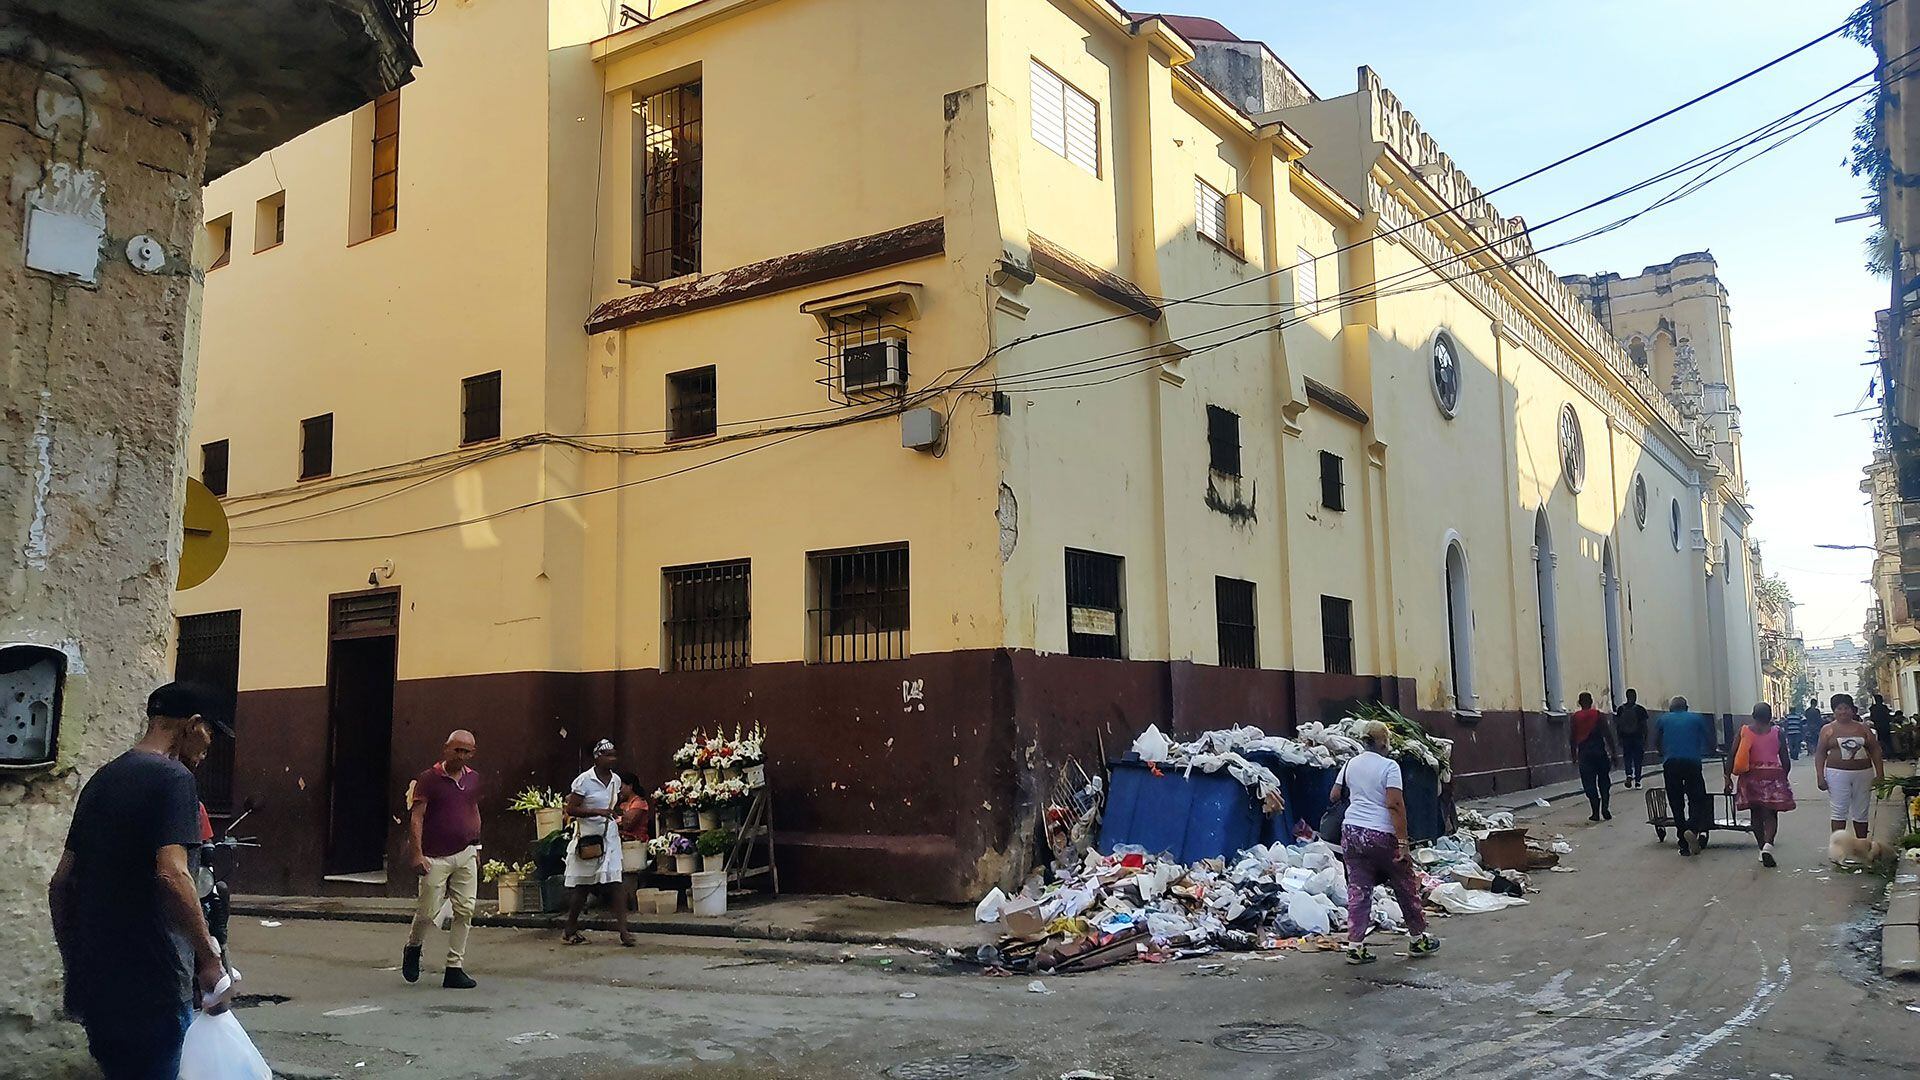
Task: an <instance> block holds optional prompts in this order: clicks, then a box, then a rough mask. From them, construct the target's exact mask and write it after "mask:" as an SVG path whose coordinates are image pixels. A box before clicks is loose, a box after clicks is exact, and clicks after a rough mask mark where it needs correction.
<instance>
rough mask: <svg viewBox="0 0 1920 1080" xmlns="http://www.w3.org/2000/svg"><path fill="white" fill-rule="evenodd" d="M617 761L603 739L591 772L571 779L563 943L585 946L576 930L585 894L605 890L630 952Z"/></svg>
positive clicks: (594, 750) (623, 941) (584, 938)
mask: <svg viewBox="0 0 1920 1080" xmlns="http://www.w3.org/2000/svg"><path fill="white" fill-rule="evenodd" d="M617 760H619V759H618V756H617V755H616V754H615V753H614V752H613V743H611V742H609V741H607V740H606V739H601V740H600V741H599V742H598V743H596V744H595V745H594V747H593V768H591V769H588V770H587V771H586V772H583V773H581V774H580V775H579V776H576V777H574V778H573V786H572V788H570V789H569V790H568V792H567V815H568V816H569V817H572V818H574V819H576V820H578V821H579V824H578V825H577V826H575V827H574V837H573V841H572V843H570V844H568V845H567V876H566V883H567V887H568V888H570V889H572V890H573V897H572V900H571V902H569V903H568V905H567V927H566V933H564V934H562V935H561V940H562V941H565V942H566V943H567V944H569V945H583V944H585V943H586V940H587V938H586V935H585V934H582V933H581V932H580V909H581V908H583V907H585V906H586V903H587V894H588V893H590V892H593V891H595V890H598V889H606V890H607V892H608V899H609V902H610V903H612V905H613V918H614V922H615V924H616V925H617V926H618V928H619V930H620V944H622V945H625V946H626V947H627V948H629V949H631V948H633V935H632V934H631V933H629V932H628V931H627V888H626V882H625V880H624V879H623V878H622V877H621V876H620V875H621V870H622V867H621V865H620V828H619V820H620V774H619V773H617V772H614V771H613V766H614V763H615V762H616V761H617ZM582 843H585V844H586V845H587V846H588V848H589V854H588V856H587V857H584V858H583V857H582V856H581V853H580V847H581V844H582ZM596 844H597V845H598V846H599V847H600V849H601V850H600V854H599V855H598V856H597V857H596V856H593V855H592V854H591V848H592V847H593V846H595V845H596Z"/></svg>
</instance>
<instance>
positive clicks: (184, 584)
mask: <svg viewBox="0 0 1920 1080" xmlns="http://www.w3.org/2000/svg"><path fill="white" fill-rule="evenodd" d="M181 529H182V531H183V532H184V533H185V534H186V536H185V539H184V540H183V541H182V543H181V544H180V576H179V578H178V579H177V580H176V581H175V582H174V588H176V589H191V588H193V587H194V586H195V585H198V584H200V583H201V582H203V581H205V580H207V579H208V578H210V577H212V576H213V572H214V571H215V570H218V569H220V564H221V563H222V562H223V561H225V560H226V557H227V512H226V511H225V510H223V509H221V508H220V497H219V496H217V495H215V494H214V493H213V492H211V491H208V490H207V485H205V484H203V483H201V482H200V481H198V480H196V479H194V478H193V477H188V478H187V509H186V513H185V514H183V515H182V516H181Z"/></svg>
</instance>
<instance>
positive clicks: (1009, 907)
mask: <svg viewBox="0 0 1920 1080" xmlns="http://www.w3.org/2000/svg"><path fill="white" fill-rule="evenodd" d="M1000 929H1001V930H1002V931H1004V932H1005V933H1006V934H1007V935H1008V936H1010V937H1017V938H1028V937H1039V936H1040V935H1041V934H1043V933H1045V932H1046V929H1047V924H1046V920H1044V919H1042V918H1041V917H1040V905H1039V904H1036V903H1034V902H1033V901H1032V900H1029V899H1027V898H1026V897H1024V896H1016V897H1014V898H1013V899H1012V900H1009V901H1007V903H1006V906H1005V907H1002V908H1001V909H1000Z"/></svg>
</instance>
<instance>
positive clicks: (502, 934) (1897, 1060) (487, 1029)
mask: <svg viewBox="0 0 1920 1080" xmlns="http://www.w3.org/2000/svg"><path fill="white" fill-rule="evenodd" d="M1798 779H1799V780H1800V786H1802V787H1804V788H1807V789H1811V787H1812V784H1811V777H1810V776H1808V775H1805V774H1804V773H1803V774H1801V776H1799V777H1798ZM1813 794H1817V793H1814V792H1812V791H1810V790H1808V791H1805V792H1803V794H1802V798H1803V800H1804V802H1803V808H1802V809H1801V810H1799V811H1796V812H1794V813H1791V814H1788V815H1786V816H1785V817H1784V818H1783V825H1782V833H1781V843H1780V846H1779V853H1780V866H1779V867H1778V868H1777V869H1773V870H1768V869H1766V868H1764V867H1762V866H1761V865H1760V863H1759V862H1758V860H1757V858H1756V856H1755V852H1754V849H1753V848H1752V846H1751V843H1750V841H1744V842H1743V838H1740V837H1737V836H1731V835H1728V836H1723V837H1722V839H1721V840H1720V841H1717V842H1716V843H1715V844H1714V845H1713V846H1712V847H1710V848H1709V849H1708V850H1707V851H1706V852H1705V853H1704V854H1702V855H1701V856H1699V857H1696V858H1692V859H1682V858H1680V857H1679V856H1678V855H1677V853H1676V852H1675V849H1674V847H1673V844H1672V841H1671V837H1670V838H1669V840H1668V843H1667V844H1666V845H1664V846H1660V845H1657V844H1656V842H1655V839H1654V836H1653V831H1652V830H1651V829H1650V828H1648V827H1647V825H1646V824H1645V822H1644V812H1643V811H1642V809H1641V806H1640V802H1639V796H1638V793H1622V794H1621V795H1620V796H1619V797H1618V800H1619V801H1618V803H1617V806H1616V809H1618V811H1619V814H1618V817H1617V820H1615V821H1614V822H1612V823H1610V824H1602V825H1591V824H1589V823H1588V822H1587V821H1586V820H1585V818H1586V808H1585V806H1584V804H1580V805H1575V803H1578V802H1579V801H1578V800H1574V801H1572V802H1568V803H1561V804H1557V805H1556V806H1555V807H1554V808H1553V809H1552V810H1538V811H1535V812H1534V816H1533V818H1532V820H1533V821H1534V822H1536V823H1537V830H1536V831H1543V832H1546V833H1560V834H1563V835H1565V837H1566V838H1567V840H1568V841H1569V842H1570V843H1571V844H1572V845H1573V848H1574V852H1573V854H1572V855H1571V856H1569V857H1568V858H1567V859H1566V862H1565V865H1567V866H1568V867H1571V868H1573V870H1574V872H1572V873H1551V874H1541V875H1539V883H1540V885H1541V887H1542V890H1543V891H1542V892H1540V893H1539V894H1538V895H1536V896H1534V897H1533V898H1532V902H1531V903H1530V904H1529V905H1528V906H1526V907H1521V908H1514V909H1511V910H1508V911H1504V912H1499V913H1495V914H1488V915H1476V916H1467V917H1460V918H1453V919H1447V920H1441V921H1439V922H1438V924H1437V929H1438V932H1439V933H1441V934H1442V935H1443V936H1444V938H1445V942H1446V945H1445V949H1444V950H1443V951H1442V952H1441V953H1440V954H1439V955H1438V956H1435V957H1432V958H1426V959H1421V960H1413V959H1410V958H1408V957H1406V956H1405V955H1404V950H1403V949H1402V948H1400V947H1399V944H1398V942H1399V941H1401V940H1404V939H1392V940H1390V941H1389V943H1388V944H1387V945H1386V947H1385V948H1381V947H1380V945H1379V944H1378V941H1379V940H1380V939H1376V949H1377V950H1378V951H1381V952H1383V953H1384V956H1383V959H1382V961H1381V962H1380V963H1378V964H1375V965H1373V966H1371V967H1366V968H1350V967H1348V966H1346V965H1345V964H1343V963H1342V962H1341V961H1340V958H1339V957H1338V956H1337V955H1334V954H1302V953H1285V954H1276V955H1271V956H1254V955H1246V954H1238V955H1236V954H1227V955H1221V956H1214V957H1208V958H1206V959H1204V960H1188V961H1183V962H1179V963H1173V964H1165V965H1148V964H1131V965H1126V966H1123V967H1119V968H1114V969H1110V970H1107V971H1104V972H1098V973H1093V974H1089V975H1081V976H1074V977H1064V978H1060V977H1055V978H1044V979H1043V980H1042V982H1043V983H1044V986H1045V989H1046V992H1045V993H1038V992H1034V991H1032V990H1030V989H1029V988H1028V983H1029V980H1028V979H1027V978H1024V977H1022V978H995V977H989V976H985V975H982V974H979V973H977V972H973V971H967V970H964V969H957V968H954V967H952V966H950V965H949V964H947V963H946V962H945V961H944V960H943V959H940V958H936V957H931V956H923V955H918V954H915V953H913V952H910V951H907V950H905V949H902V948H874V947H841V946H828V945H813V944H787V943H777V942H740V941H725V940H717V939H715V940H707V939H698V938H686V937H645V938H642V939H641V941H640V945H639V947H638V948H636V949H622V948H619V947H618V946H617V945H616V943H615V942H614V940H613V936H612V935H611V934H595V935H593V938H594V940H593V941H592V942H591V943H590V944H589V945H588V946H585V947H574V948H570V947H566V946H563V945H561V944H560V943H559V941H558V939H557V935H555V934H553V933H550V932H543V931H525V930H505V929H501V930H480V931H476V932H475V934H474V938H473V943H472V946H471V949H470V958H469V962H468V967H469V970H470V971H471V972H472V973H473V974H474V975H475V976H476V977H477V978H478V979H479V980H480V982H481V985H480V987H479V988H478V989H476V990H471V991H464V992H460V991H449V990H443V989H441V988H440V986H439V979H438V968H437V965H435V964H433V963H432V961H433V960H434V959H436V957H435V955H434V952H433V946H432V945H431V944H430V945H429V950H428V959H429V967H430V969H431V970H430V971H429V974H428V975H427V976H426V977H424V978H423V979H422V980H421V982H420V983H418V984H417V985H407V984H406V983H404V982H402V981H401V979H400V976H399V974H398V972H397V970H396V968H395V965H397V963H398V961H399V950H400V944H401V941H402V938H403V937H404V930H402V929H401V928H399V927H395V926H390V925H378V924H366V923H342V922H315V921H295V920H287V921H284V922H281V923H280V924H279V925H277V926H272V927H268V926H263V925H261V924H260V920H257V919H248V920H245V921H244V922H242V923H240V924H238V925H236V927H235V931H234V946H235V956H236V963H237V964H238V965H239V966H240V967H241V969H242V971H243V972H244V973H245V976H246V979H245V987H244V989H245V990H246V991H247V992H248V993H250V994H253V995H259V996H260V997H259V998H258V999H257V1000H260V1001H261V1002H262V1003H261V1004H257V1005H254V1006H252V1007H249V1008H246V1009H244V1010H243V1011H242V1012H241V1016H242V1019H243V1021H244V1022H245V1024H246V1025H247V1027H248V1028H249V1030H251V1031H252V1032H253V1033H254V1034H255V1036H256V1038H257V1040H258V1042H259V1045H260V1046H261V1048H262V1050H263V1051H265V1052H266V1053H267V1055H268V1057H269V1058H270V1059H271V1060H272V1061H274V1062H275V1064H276V1066H277V1067H278V1068H280V1069H281V1070H282V1071H283V1073H284V1074H285V1075H289V1076H294V1077H317V1076H327V1075H336V1076H392V1077H401V1078H408V1080H413V1078H419V1080H427V1078H447V1080H454V1078H479V1077H528V1078H532V1077H556V1078H557V1077H575V1076H584V1075H596V1076H617V1077H635V1078H642V1077H688V1078H708V1080H720V1078H732V1077H793V1078H827V1077H833V1078H844V1077H893V1078H895V1080H923V1078H935V1077H988V1076H1005V1077H1021V1078H1046V1080H1055V1078H1058V1077H1060V1076H1061V1075H1062V1074H1065V1073H1069V1072H1071V1071H1073V1070H1088V1071H1091V1072H1093V1073H1095V1074H1103V1075H1110V1076H1112V1077H1115V1078H1117V1080H1140V1078H1167V1077H1179V1078H1185V1077H1232V1078H1239V1077H1249V1078H1252V1077H1258V1078H1263V1080H1264V1078H1270V1077H1282V1076H1285V1077H1306V1078H1315V1077H1327V1078H1332V1077H1380V1078H1383V1080H1384V1078H1387V1077H1393V1078H1396V1080H1435V1078H1438V1077H1451V1076H1463V1077H1464V1076H1471V1077H1475V1078H1476V1080H1516V1078H1520V1077H1528V1078H1534V1077H1589V1076H1593V1077H1623V1078H1624V1077H1632V1078H1659V1077H1690V1078H1691V1077H1728V1078H1733V1077H1739V1078H1749V1077H1754V1078H1767V1080H1785V1078H1792V1080H1813V1078H1823V1077H1835V1078H1840V1077H1845V1078H1849V1080H1854V1078H1859V1077H1864V1076H1883V1075H1893V1074H1895V1072H1896V1071H1901V1070H1905V1069H1907V1068H1909V1067H1910V1065H1911V1063H1912V1062H1913V1061H1915V1060H1920V1005H1914V1004H1913V1003H1914V1002H1915V1000H1916V999H1920V985H1908V984H1903V983H1890V982H1886V981H1884V980H1882V979H1881V978H1880V977H1879V976H1878V974H1877V964H1876V959H1875V951H1876V949H1877V931H1876V913H1875V910H1874V906H1875V905H1876V904H1877V903H1878V902H1879V901H1880V897H1881V894H1882V892H1883V891H1884V885H1885V883H1884V881H1882V880H1880V879H1877V878H1874V877H1872V876H1871V875H1864V874H1862V875H1856V874H1849V873H1844V872H1837V871H1835V870H1834V869H1833V868H1832V867H1831V866H1829V865H1828V863H1827V862H1826V859H1825V835H1824V834H1825V828H1826V826H1825V821H1824V815H1825V811H1824V804H1816V803H1815V802H1814V801H1813V800H1811V799H1807V798H1806V797H1807V796H1808V795H1813ZM964 917H965V915H964V913H956V918H964ZM277 999H284V1000H277Z"/></svg>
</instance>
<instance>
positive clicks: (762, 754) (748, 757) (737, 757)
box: [733, 722, 767, 788]
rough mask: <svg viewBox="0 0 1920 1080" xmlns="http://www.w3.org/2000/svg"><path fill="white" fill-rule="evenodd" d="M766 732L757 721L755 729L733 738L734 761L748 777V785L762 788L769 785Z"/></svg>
mask: <svg viewBox="0 0 1920 1080" xmlns="http://www.w3.org/2000/svg"><path fill="white" fill-rule="evenodd" d="M765 740H766V733H765V732H763V731H761V730H760V725H759V724H758V723H757V722H756V723H755V724H754V725H753V730H752V731H750V732H748V733H747V734H746V735H744V736H738V737H736V738H735V739H734V740H733V761H734V765H735V766H736V767H738V768H739V769H740V770H741V772H742V774H743V775H744V776H745V777H746V781H747V786H748V787H750V788H761V787H766V786H767V752H766V749H765V747H764V745H763V744H764V742H765Z"/></svg>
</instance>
